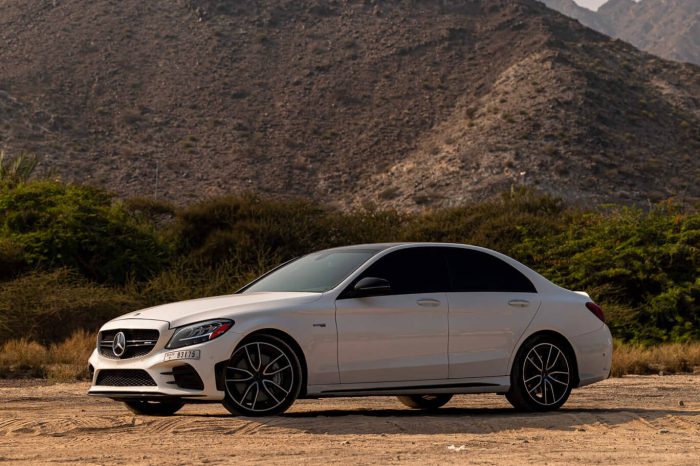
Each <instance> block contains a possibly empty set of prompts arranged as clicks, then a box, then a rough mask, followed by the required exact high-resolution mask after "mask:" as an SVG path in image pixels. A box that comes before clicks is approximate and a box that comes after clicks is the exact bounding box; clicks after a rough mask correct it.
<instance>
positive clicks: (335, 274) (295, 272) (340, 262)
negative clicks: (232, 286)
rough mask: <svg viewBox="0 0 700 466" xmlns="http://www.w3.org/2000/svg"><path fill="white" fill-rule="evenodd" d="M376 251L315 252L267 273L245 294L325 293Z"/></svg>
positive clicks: (246, 290)
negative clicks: (272, 292)
mask: <svg viewBox="0 0 700 466" xmlns="http://www.w3.org/2000/svg"><path fill="white" fill-rule="evenodd" d="M376 252H377V251H372V250H360V249H353V250H345V251H343V250H335V251H333V250H330V251H321V252H315V253H313V254H309V255H308V256H304V257H301V258H299V259H297V260H295V261H292V262H290V263H289V264H287V265H284V266H282V267H280V268H279V269H277V270H275V271H274V272H272V273H270V274H269V275H267V276H264V277H263V278H261V279H259V280H258V281H257V282H255V283H253V284H252V285H250V286H249V287H248V288H246V289H244V290H243V293H258V292H261V291H299V292H303V291H305V292H316V293H323V292H326V291H328V290H331V289H333V288H335V287H336V286H337V285H338V284H339V283H340V282H342V281H343V280H344V279H345V278H347V276H348V275H350V274H351V273H352V272H354V271H355V270H356V269H357V268H358V267H359V266H361V265H362V264H364V263H365V262H367V260H369V258H370V257H372V256H373V255H374V254H375V253H376Z"/></svg>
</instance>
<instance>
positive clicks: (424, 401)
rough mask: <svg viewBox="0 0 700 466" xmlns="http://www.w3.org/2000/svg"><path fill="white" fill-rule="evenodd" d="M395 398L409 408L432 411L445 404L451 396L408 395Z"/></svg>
mask: <svg viewBox="0 0 700 466" xmlns="http://www.w3.org/2000/svg"><path fill="white" fill-rule="evenodd" d="M397 398H398V399H399V401H400V402H401V403H403V404H405V405H406V406H408V407H409V408H413V409H424V410H426V411H433V410H436V409H438V408H440V407H442V406H443V405H445V404H447V402H448V401H450V400H451V399H452V395H449V394H448V395H408V396H399V397H397Z"/></svg>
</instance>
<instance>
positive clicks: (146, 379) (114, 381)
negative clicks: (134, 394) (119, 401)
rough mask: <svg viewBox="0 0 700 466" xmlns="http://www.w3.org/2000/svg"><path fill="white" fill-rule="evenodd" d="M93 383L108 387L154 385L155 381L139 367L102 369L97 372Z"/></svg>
mask: <svg viewBox="0 0 700 466" xmlns="http://www.w3.org/2000/svg"><path fill="white" fill-rule="evenodd" d="M95 385H103V386H108V387H155V386H156V382H155V381H154V380H153V378H152V377H151V376H150V375H148V372H146V371H144V370H141V369H104V370H101V371H99V372H98V373H97V382H95Z"/></svg>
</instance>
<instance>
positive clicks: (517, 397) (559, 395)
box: [506, 337, 574, 411]
mask: <svg viewBox="0 0 700 466" xmlns="http://www.w3.org/2000/svg"><path fill="white" fill-rule="evenodd" d="M573 362H574V361H573V359H572V357H571V355H570V354H569V352H568V350H567V348H566V347H565V346H564V345H562V344H561V343H560V342H559V341H557V340H555V339H552V338H549V337H535V338H533V339H531V340H529V341H527V342H526V343H525V344H524V345H523V346H522V348H521V349H520V351H519V352H518V356H517V357H516V360H515V363H514V364H513V370H512V372H511V387H510V390H509V391H508V392H507V393H506V398H507V399H508V401H510V403H511V404H512V405H513V407H515V408H516V409H519V410H521V411H552V410H555V409H559V408H560V407H561V406H562V405H563V404H564V403H565V402H566V400H567V399H568V398H569V395H570V394H571V389H572V387H573V381H574V377H573V368H574V364H573Z"/></svg>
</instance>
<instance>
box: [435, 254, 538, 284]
mask: <svg viewBox="0 0 700 466" xmlns="http://www.w3.org/2000/svg"><path fill="white" fill-rule="evenodd" d="M444 251H445V254H446V256H447V262H448V264H449V269H450V277H451V279H452V289H453V291H509V292H520V293H536V292H537V290H535V287H534V285H533V284H532V282H530V280H528V279H527V277H526V276H525V275H523V274H522V273H520V271H518V270H517V269H515V268H514V267H512V266H511V265H509V264H507V263H506V262H504V261H502V260H501V259H499V258H497V257H495V256H492V255H491V254H488V253H485V252H481V251H476V250H473V249H459V248H445V249H444Z"/></svg>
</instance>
